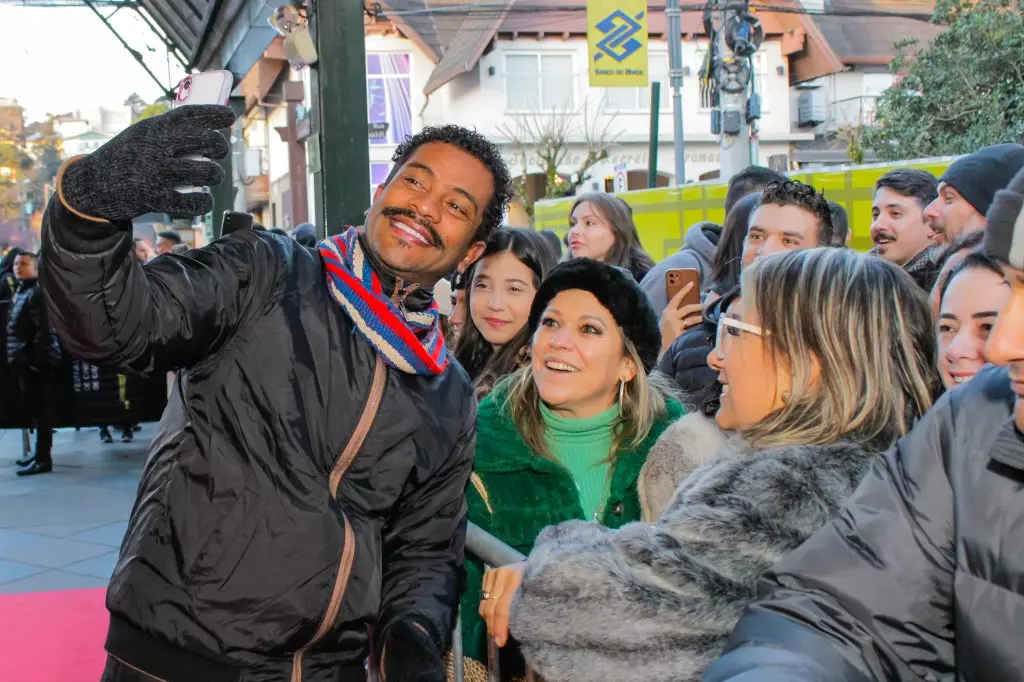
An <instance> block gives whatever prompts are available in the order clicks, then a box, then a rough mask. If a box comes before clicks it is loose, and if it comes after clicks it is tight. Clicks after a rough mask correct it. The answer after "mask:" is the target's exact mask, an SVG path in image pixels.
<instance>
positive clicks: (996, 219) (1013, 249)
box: [985, 168, 1024, 270]
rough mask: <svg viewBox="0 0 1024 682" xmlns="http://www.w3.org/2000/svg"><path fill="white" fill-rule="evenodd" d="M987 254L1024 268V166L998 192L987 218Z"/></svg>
mask: <svg viewBox="0 0 1024 682" xmlns="http://www.w3.org/2000/svg"><path fill="white" fill-rule="evenodd" d="M985 253H987V254H988V255H989V256H991V257H992V258H995V259H997V260H1001V261H1003V262H1006V263H1009V264H1010V265H1011V266H1013V267H1015V268H1017V269H1018V270H1024V168H1022V169H1021V170H1020V172H1018V173H1017V175H1016V177H1014V178H1013V180H1011V181H1010V185H1009V186H1008V187H1007V188H1006V189H1003V190H999V192H997V193H996V198H995V201H993V202H992V208H990V209H989V211H988V215H987V216H986V220H985Z"/></svg>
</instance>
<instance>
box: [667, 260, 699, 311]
mask: <svg viewBox="0 0 1024 682" xmlns="http://www.w3.org/2000/svg"><path fill="white" fill-rule="evenodd" d="M691 282H692V283H693V286H692V287H691V288H690V290H689V291H688V292H686V295H685V296H683V300H682V302H681V303H680V304H679V307H680V308H681V307H683V306H684V305H693V304H696V303H700V273H699V272H698V271H696V270H693V269H692V268H676V269H674V270H669V271H668V272H666V273H665V295H666V296H668V299H667V300H669V301H671V300H672V298H673V297H674V296H675V295H676V294H678V293H679V292H680V291H681V290H682V289H683V287H685V286H686V285H687V284H689V283H691Z"/></svg>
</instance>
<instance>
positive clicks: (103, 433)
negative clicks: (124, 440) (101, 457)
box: [100, 426, 114, 443]
mask: <svg viewBox="0 0 1024 682" xmlns="http://www.w3.org/2000/svg"><path fill="white" fill-rule="evenodd" d="M100 440H101V441H103V442H104V443H113V442H114V437H113V436H111V435H110V429H108V428H107V427H105V426H104V427H103V428H102V429H100Z"/></svg>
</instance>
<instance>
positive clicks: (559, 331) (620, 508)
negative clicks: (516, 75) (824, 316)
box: [461, 259, 683, 680]
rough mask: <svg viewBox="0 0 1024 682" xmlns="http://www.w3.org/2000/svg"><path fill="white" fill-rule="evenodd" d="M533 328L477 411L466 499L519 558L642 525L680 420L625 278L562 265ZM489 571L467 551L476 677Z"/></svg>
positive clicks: (511, 668)
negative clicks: (654, 473)
mask: <svg viewBox="0 0 1024 682" xmlns="http://www.w3.org/2000/svg"><path fill="white" fill-rule="evenodd" d="M529 329H530V332H531V335H532V342H531V346H530V348H531V360H530V365H529V366H527V367H525V368H523V369H522V370H520V371H519V372H517V373H516V374H513V375H512V376H510V377H508V378H507V379H505V380H504V381H503V382H501V383H499V384H498V385H497V386H496V387H495V389H494V391H493V393H491V395H490V396H488V397H487V398H486V399H485V400H484V401H483V402H481V403H480V408H479V412H478V416H477V436H476V437H477V446H476V461H475V464H474V473H473V475H472V477H471V479H470V485H469V487H468V489H467V495H466V497H467V502H468V504H469V520H470V521H472V522H473V523H475V524H477V525H478V526H480V527H481V528H483V529H484V530H486V531H487V532H489V533H491V534H492V535H494V536H496V537H497V538H498V539H500V540H502V541H503V542H505V543H507V544H509V545H511V546H512V547H514V548H515V549H517V550H518V551H520V552H522V553H523V554H529V552H530V549H531V548H532V547H533V542H534V539H535V538H536V537H537V536H538V535H539V534H540V532H541V530H543V529H544V528H545V527H547V526H550V525H553V524H557V523H561V522H563V521H569V520H572V519H596V520H598V521H600V522H601V523H603V524H604V525H606V526H608V527H610V528H618V527H619V526H622V525H624V524H626V523H630V522H632V521H637V520H639V519H640V501H639V498H638V495H637V479H638V477H639V475H640V470H641V468H642V467H643V465H644V462H645V461H646V459H647V452H648V450H650V448H651V446H652V445H653V444H654V443H655V441H656V440H657V439H658V436H660V435H661V433H662V432H663V431H664V430H665V428H667V427H668V425H669V424H671V423H672V422H673V421H674V420H676V419H678V418H679V417H680V416H681V415H682V414H683V409H682V407H681V406H680V405H679V403H678V402H676V401H675V400H673V399H672V398H671V397H670V396H671V390H672V389H671V383H670V382H669V381H668V380H666V379H665V378H663V377H661V376H660V375H657V374H655V375H649V372H650V370H651V368H652V367H653V366H654V364H655V362H656V361H657V355H658V349H659V346H660V343H661V336H660V332H659V329H658V322H657V318H656V316H655V315H654V312H653V310H652V309H651V307H650V305H649V304H648V302H647V298H646V296H645V295H644V293H643V291H642V290H641V289H640V287H639V285H637V284H636V282H635V281H634V280H633V278H632V277H631V276H630V275H629V274H628V273H627V272H626V271H624V270H622V269H620V268H615V267H613V266H609V265H606V264H603V263H599V262H598V261H594V260H590V259H577V260H573V261H570V262H568V263H564V264H562V265H559V266H557V267H556V268H555V269H553V270H552V271H551V273H550V274H549V275H548V277H547V278H546V279H545V280H544V282H543V283H542V284H541V286H540V289H539V290H538V291H537V295H536V297H535V298H534V301H533V305H532V307H531V309H530V317H529ZM483 568H484V567H483V565H482V564H481V562H480V561H479V560H477V559H476V558H475V557H473V556H472V555H471V554H469V553H467V555H466V572H467V584H466V588H465V591H464V592H463V596H462V604H461V605H462V632H463V645H464V647H465V653H466V657H467V658H468V659H472V660H469V661H467V662H466V663H467V667H471V668H477V670H478V671H480V670H482V669H485V667H486V662H487V629H486V625H485V624H484V622H483V620H482V619H481V618H480V615H479V612H478V609H479V607H480V604H481V599H484V600H485V601H484V603H485V604H486V597H487V595H481V592H480V589H481V584H482V577H483ZM478 666H481V667H480V668H478ZM501 670H502V677H503V679H506V680H509V679H513V678H515V677H517V676H520V675H522V674H523V672H524V664H523V660H522V657H521V656H519V655H518V653H517V652H516V650H515V648H514V647H505V648H504V649H502V651H501Z"/></svg>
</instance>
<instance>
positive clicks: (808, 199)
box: [754, 180, 835, 246]
mask: <svg viewBox="0 0 1024 682" xmlns="http://www.w3.org/2000/svg"><path fill="white" fill-rule="evenodd" d="M765 204H775V205H776V206H797V207H799V208H802V209H804V210H805V211H808V212H810V213H813V214H814V217H816V218H817V219H818V245H819V246H832V237H833V232H834V231H835V227H834V226H833V224H832V209H831V208H830V207H829V205H828V201H827V200H826V199H825V195H824V194H822V193H821V192H819V191H818V190H816V189H814V188H813V187H811V186H810V185H807V184H804V183H802V182H800V181H799V180H782V181H776V182H769V183H768V185H767V186H766V187H765V188H764V191H763V192H762V193H761V197H760V198H759V199H758V201H757V205H758V206H764V205H765ZM754 210H757V209H756V207H755V209H754Z"/></svg>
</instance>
